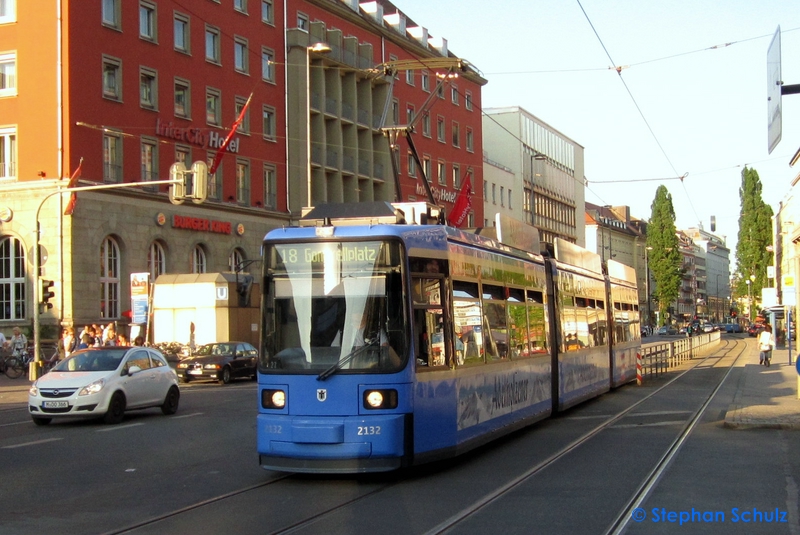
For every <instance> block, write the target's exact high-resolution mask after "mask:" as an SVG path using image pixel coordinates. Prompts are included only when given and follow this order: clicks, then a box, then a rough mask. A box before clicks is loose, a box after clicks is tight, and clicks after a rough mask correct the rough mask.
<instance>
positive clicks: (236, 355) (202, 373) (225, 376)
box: [177, 342, 258, 384]
mask: <svg viewBox="0 0 800 535" xmlns="http://www.w3.org/2000/svg"><path fill="white" fill-rule="evenodd" d="M257 360H258V351H257V350H256V348H255V347H253V346H252V345H250V344H248V343H247V342H215V343H213V344H206V345H203V346H200V347H199V348H197V350H196V351H195V352H194V353H192V356H190V357H186V358H185V359H182V360H181V361H180V362H178V366H177V371H178V377H180V379H181V381H183V382H184V383H188V382H189V381H193V380H199V379H211V380H214V381H219V382H220V383H224V384H228V383H230V382H231V380H233V379H236V378H239V377H246V378H252V379H255V377H256V361H257Z"/></svg>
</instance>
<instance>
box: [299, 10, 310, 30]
mask: <svg viewBox="0 0 800 535" xmlns="http://www.w3.org/2000/svg"><path fill="white" fill-rule="evenodd" d="M297 27H298V28H299V29H301V30H303V31H304V32H307V31H308V15H306V14H305V13H300V12H299V11H298V12H297Z"/></svg>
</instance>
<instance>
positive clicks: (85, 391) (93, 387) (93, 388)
mask: <svg viewBox="0 0 800 535" xmlns="http://www.w3.org/2000/svg"><path fill="white" fill-rule="evenodd" d="M104 386H106V380H105V379H98V380H97V381H95V382H93V383H92V384H89V385H86V386H84V387H83V388H81V391H80V392H78V395H79V396H90V395H92V394H97V393H98V392H100V391H101V390H102V389H103V387H104Z"/></svg>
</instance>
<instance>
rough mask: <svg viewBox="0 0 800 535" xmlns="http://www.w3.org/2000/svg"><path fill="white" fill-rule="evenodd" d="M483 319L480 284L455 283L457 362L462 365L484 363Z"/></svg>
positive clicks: (454, 304)
mask: <svg viewBox="0 0 800 535" xmlns="http://www.w3.org/2000/svg"><path fill="white" fill-rule="evenodd" d="M482 317H483V311H482V310H481V301H480V293H478V283H476V282H465V281H453V325H454V328H455V336H456V340H455V342H456V362H457V363H458V364H460V365H464V364H467V365H469V364H482V363H483V362H484V359H483V332H482V331H483V329H482V319H481V318H482Z"/></svg>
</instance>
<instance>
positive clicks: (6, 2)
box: [0, 0, 17, 24]
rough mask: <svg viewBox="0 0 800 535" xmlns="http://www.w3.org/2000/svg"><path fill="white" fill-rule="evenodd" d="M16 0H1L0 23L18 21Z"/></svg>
mask: <svg viewBox="0 0 800 535" xmlns="http://www.w3.org/2000/svg"><path fill="white" fill-rule="evenodd" d="M15 4H16V0H0V24H7V23H9V22H16V20H17V9H16V6H15Z"/></svg>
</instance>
